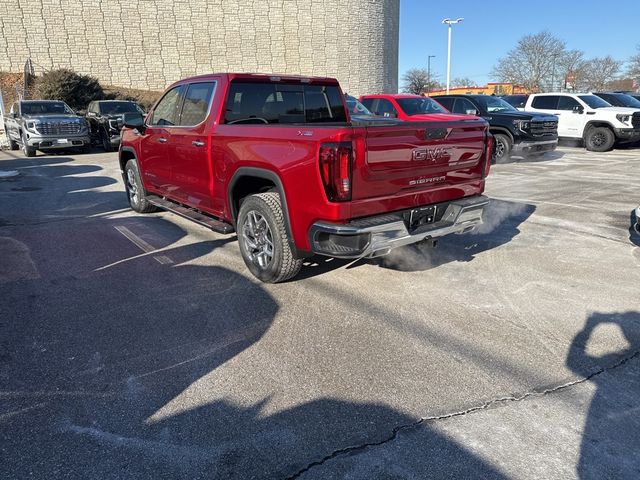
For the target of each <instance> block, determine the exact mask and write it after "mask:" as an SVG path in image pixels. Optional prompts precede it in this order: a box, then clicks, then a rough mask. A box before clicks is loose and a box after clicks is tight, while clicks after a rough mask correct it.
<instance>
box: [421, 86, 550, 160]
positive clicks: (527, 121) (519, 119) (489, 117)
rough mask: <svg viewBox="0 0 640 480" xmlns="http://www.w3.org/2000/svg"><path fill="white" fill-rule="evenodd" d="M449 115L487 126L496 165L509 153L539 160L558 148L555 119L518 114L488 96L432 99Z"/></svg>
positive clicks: (443, 96)
mask: <svg viewBox="0 0 640 480" xmlns="http://www.w3.org/2000/svg"><path fill="white" fill-rule="evenodd" d="M432 98H434V99H435V100H437V101H438V102H440V103H441V104H442V106H444V107H445V108H446V109H448V110H449V111H450V112H452V113H462V114H467V115H479V116H481V117H482V118H484V119H485V120H486V121H487V122H489V131H490V132H491V133H492V134H493V136H494V137H495V150H494V152H495V153H494V158H495V160H496V161H499V160H503V159H506V158H508V157H509V155H510V154H511V153H514V154H520V155H525V156H538V155H542V154H544V153H545V152H549V151H552V150H555V149H556V147H557V146H558V117H556V116H555V115H544V114H536V113H525V112H519V111H518V110H516V109H515V108H514V107H513V106H512V105H510V104H508V103H507V102H505V101H504V100H503V99H501V98H499V97H494V96H490V95H434V96H433V97H432Z"/></svg>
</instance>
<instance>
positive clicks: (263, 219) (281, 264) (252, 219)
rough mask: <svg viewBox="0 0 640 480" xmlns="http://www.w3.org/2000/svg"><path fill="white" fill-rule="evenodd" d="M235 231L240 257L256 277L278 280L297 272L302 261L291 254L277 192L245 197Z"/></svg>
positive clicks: (271, 281)
mask: <svg viewBox="0 0 640 480" xmlns="http://www.w3.org/2000/svg"><path fill="white" fill-rule="evenodd" d="M237 231H238V243H239V245H240V253H241V254H242V259H243V260H244V263H245V264H246V265H247V268H248V269H249V270H250V271H251V273H253V275H255V276H256V277H257V278H259V279H260V280H262V281H263V282H266V283H278V282H284V281H285V280H288V279H290V278H292V277H294V276H296V275H297V274H298V272H299V271H300V268H301V267H302V260H301V259H296V258H295V257H294V255H293V251H292V250H291V246H290V245H289V236H288V234H287V228H286V225H285V216H284V211H283V209H282V204H281V202H280V195H278V193H276V192H266V193H259V194H256V195H250V196H248V197H247V198H246V199H245V200H244V201H243V202H242V206H241V207H240V212H239V213H238V222H237Z"/></svg>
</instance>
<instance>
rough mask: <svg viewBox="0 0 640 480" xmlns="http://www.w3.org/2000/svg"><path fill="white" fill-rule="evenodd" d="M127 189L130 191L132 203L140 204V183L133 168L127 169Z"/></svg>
mask: <svg viewBox="0 0 640 480" xmlns="http://www.w3.org/2000/svg"><path fill="white" fill-rule="evenodd" d="M127 191H128V192H129V201H130V202H131V204H132V205H137V204H138V200H139V198H138V185H137V183H136V176H135V173H134V172H133V170H132V169H130V168H129V169H128V170H127Z"/></svg>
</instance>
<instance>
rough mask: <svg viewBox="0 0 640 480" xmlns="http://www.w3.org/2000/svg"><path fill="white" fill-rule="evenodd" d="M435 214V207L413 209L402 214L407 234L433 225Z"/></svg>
mask: <svg viewBox="0 0 640 480" xmlns="http://www.w3.org/2000/svg"><path fill="white" fill-rule="evenodd" d="M436 213H437V207H436V205H431V206H429V207H420V208H414V209H412V210H410V211H408V212H406V213H405V214H404V221H405V224H406V225H407V229H408V230H409V233H411V232H412V231H413V230H416V229H418V228H420V227H423V226H425V225H429V224H432V223H434V222H435V221H436Z"/></svg>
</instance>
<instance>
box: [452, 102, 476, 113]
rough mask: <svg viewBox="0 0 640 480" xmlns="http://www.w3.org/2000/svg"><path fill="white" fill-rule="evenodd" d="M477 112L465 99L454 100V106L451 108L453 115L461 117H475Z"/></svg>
mask: <svg viewBox="0 0 640 480" xmlns="http://www.w3.org/2000/svg"><path fill="white" fill-rule="evenodd" d="M469 112H476V113H477V112H478V109H477V108H476V106H475V105H474V104H473V103H472V102H470V101H469V100H467V99H466V98H456V104H455V105H454V107H453V113H461V114H463V115H475V113H469Z"/></svg>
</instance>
